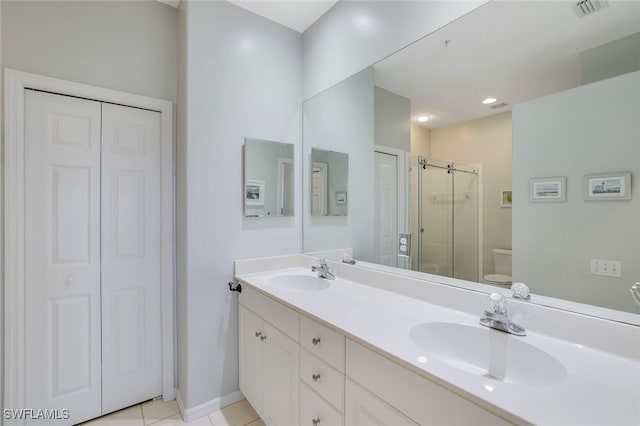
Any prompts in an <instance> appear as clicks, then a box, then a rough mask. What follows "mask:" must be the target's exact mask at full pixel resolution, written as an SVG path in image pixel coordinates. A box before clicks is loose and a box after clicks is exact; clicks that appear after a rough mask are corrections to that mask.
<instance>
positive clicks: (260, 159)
mask: <svg viewBox="0 0 640 426" xmlns="http://www.w3.org/2000/svg"><path fill="white" fill-rule="evenodd" d="M294 186H295V185H294V173H293V145H292V144H290V143H283V142H273V141H266V140H262V139H253V138H245V139H244V195H243V200H244V215H245V217H278V216H293V214H294Z"/></svg>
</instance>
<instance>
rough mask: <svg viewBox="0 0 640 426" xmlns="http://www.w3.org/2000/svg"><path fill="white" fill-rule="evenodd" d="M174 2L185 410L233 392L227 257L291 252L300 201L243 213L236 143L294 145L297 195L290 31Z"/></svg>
mask: <svg viewBox="0 0 640 426" xmlns="http://www.w3.org/2000/svg"><path fill="white" fill-rule="evenodd" d="M182 3H185V2H181V14H182V15H181V23H183V24H186V27H185V28H183V29H182V30H181V43H180V50H181V51H186V53H185V55H186V58H185V59H186V64H185V68H184V69H183V70H182V72H183V74H181V78H180V85H181V87H184V88H185V89H186V91H185V93H184V97H183V96H181V99H180V104H183V103H184V105H185V106H184V108H185V109H186V115H187V117H186V118H187V121H186V125H184V126H181V127H180V129H179V141H178V148H179V150H178V188H179V191H180V192H182V194H179V198H178V224H177V225H178V229H179V232H180V233H181V234H182V235H181V236H180V237H179V242H178V243H179V246H178V247H179V251H178V263H179V267H178V283H177V285H178V329H179V335H178V336H179V338H178V351H179V354H180V356H179V360H178V368H179V378H180V380H179V390H178V392H179V394H180V396H181V398H182V400H183V402H184V405H185V407H186V408H187V409H189V408H193V407H196V406H198V405H200V404H207V403H213V404H215V402H216V401H218V402H224V401H225V398H224V397H225V396H228V395H230V394H233V393H234V392H235V391H237V390H238V324H237V318H238V314H237V306H238V305H237V297H236V294H235V293H234V294H232V293H230V292H229V290H228V288H227V282H228V281H230V280H231V279H232V278H233V260H234V259H240V258H250V257H258V256H272V255H279V254H290V253H297V252H300V249H301V229H302V223H301V217H302V212H301V203H300V202H299V201H296V208H295V216H294V217H275V218H264V219H257V220H256V219H253V218H244V215H243V188H242V186H243V183H242V145H243V143H244V138H245V137H246V136H250V137H256V138H261V139H266V140H277V141H285V142H290V143H293V144H294V145H295V146H296V148H295V150H294V153H295V154H294V158H295V161H296V163H295V165H294V167H296V172H295V173H296V176H295V180H296V188H295V192H296V200H300V198H301V197H298V194H300V189H301V187H300V182H301V180H302V179H301V174H300V167H299V152H300V150H299V147H300V144H301V128H300V125H301V114H300V109H301V105H300V103H301V98H302V95H301V87H302V80H301V76H302V72H301V35H300V34H299V33H296V32H295V31H293V30H290V29H287V28H285V27H283V26H280V25H277V24H275V23H273V22H272V21H269V20H267V19H264V18H261V17H259V16H257V15H254V14H252V13H250V12H247V11H246V10H244V9H241V8H239V7H237V6H234V5H232V4H231V3H227V2H221V1H212V2H198V1H195V2H186V3H185V4H182ZM218 398H222V399H221V400H218Z"/></svg>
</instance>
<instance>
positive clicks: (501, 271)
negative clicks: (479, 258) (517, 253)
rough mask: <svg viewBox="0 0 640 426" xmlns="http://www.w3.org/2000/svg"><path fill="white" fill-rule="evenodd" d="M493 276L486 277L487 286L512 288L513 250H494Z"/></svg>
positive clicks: (492, 251) (492, 252)
mask: <svg viewBox="0 0 640 426" xmlns="http://www.w3.org/2000/svg"><path fill="white" fill-rule="evenodd" d="M491 254H492V255H493V271H494V272H493V274H487V275H485V276H484V280H483V282H484V283H485V284H490V285H497V286H500V287H511V250H507V249H493V250H491Z"/></svg>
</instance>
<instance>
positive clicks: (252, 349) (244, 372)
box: [238, 295, 299, 426]
mask: <svg viewBox="0 0 640 426" xmlns="http://www.w3.org/2000/svg"><path fill="white" fill-rule="evenodd" d="M252 296H256V297H254V298H252V300H250V301H248V302H249V303H248V304H249V305H253V306H252V307H253V308H256V309H255V310H257V311H259V312H260V313H263V314H264V313H265V312H267V310H268V305H269V302H268V301H267V303H261V301H260V296H259V295H252ZM261 297H263V298H264V299H267V298H266V297H264V296H261ZM255 303H257V305H256V304H255ZM276 303H277V302H276ZM280 306H281V307H282V308H283V309H284V310H285V311H280V312H279V313H282V312H286V310H287V309H288V308H286V307H285V306H283V305H280ZM289 311H291V310H289ZM291 312H293V313H294V314H295V317H296V320H295V324H296V327H294V328H297V313H295V311H291ZM276 315H277V313H276ZM265 317H266V318H264V319H263V318H262V317H260V316H259V315H258V313H256V312H254V311H252V310H249V308H248V307H247V306H244V305H243V304H240V306H239V339H238V340H239V352H240V360H239V361H240V390H241V391H242V393H243V394H244V396H245V397H246V398H247V400H248V401H249V402H250V403H251V405H252V406H253V408H255V410H256V412H257V413H258V414H259V415H260V417H261V418H262V419H263V420H264V421H265V423H266V424H268V425H270V426H294V425H297V424H298V406H299V387H298V380H299V378H298V376H299V373H298V371H299V345H298V343H297V342H296V341H295V340H293V339H292V338H291V337H289V336H287V335H286V334H285V333H283V332H282V331H280V330H278V329H277V328H275V327H274V326H273V325H272V324H270V323H269V322H268V320H269V319H273V318H270V317H271V315H268V314H267V315H265ZM276 322H278V320H277V319H276Z"/></svg>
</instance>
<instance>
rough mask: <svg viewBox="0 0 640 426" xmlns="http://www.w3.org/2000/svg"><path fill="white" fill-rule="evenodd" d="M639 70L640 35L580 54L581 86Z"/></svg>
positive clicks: (636, 34)
mask: <svg viewBox="0 0 640 426" xmlns="http://www.w3.org/2000/svg"><path fill="white" fill-rule="evenodd" d="M638 70H640V33H635V34H632V35H630V36H628V37H624V38H621V39H619V40H615V41H612V42H610V43H607V44H603V45H602V46H598V47H594V48H593V49H589V50H585V51H584V52H580V79H581V81H582V84H587V83H592V82H594V81H598V80H604V79H605V78H610V77H615V76H616V75H620V74H627V73H630V72H633V71H638Z"/></svg>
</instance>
